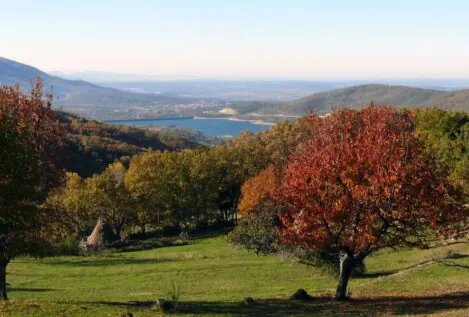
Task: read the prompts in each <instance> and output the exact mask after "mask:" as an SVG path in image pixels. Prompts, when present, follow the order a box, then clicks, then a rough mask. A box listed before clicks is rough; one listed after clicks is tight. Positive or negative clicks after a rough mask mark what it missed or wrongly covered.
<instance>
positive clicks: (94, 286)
mask: <svg viewBox="0 0 469 317" xmlns="http://www.w3.org/2000/svg"><path fill="white" fill-rule="evenodd" d="M448 257H449V258H448ZM441 258H447V259H446V260H445V261H446V262H447V264H443V263H439V262H434V261H433V260H434V259H441ZM366 265H367V274H366V276H364V277H362V278H354V279H352V281H351V285H350V291H351V295H352V297H353V300H352V301H349V302H345V303H338V302H335V301H332V300H330V296H331V295H332V294H333V293H334V289H335V286H336V279H335V278H334V277H331V276H329V275H328V274H325V273H324V272H323V271H321V270H320V269H317V268H312V267H307V266H304V265H299V264H295V263H292V262H290V261H289V260H287V259H283V258H281V257H277V256H267V257H262V256H261V257H257V256H255V255H252V254H250V253H248V252H246V251H242V250H235V249H233V248H231V247H230V246H229V245H228V244H227V242H226V238H225V237H224V236H220V237H205V238H199V239H194V240H191V241H190V243H189V244H188V245H185V246H176V247H166V248H160V249H152V250H143V251H133V252H114V253H107V254H106V255H101V256H93V257H56V258H45V259H31V258H18V259H15V260H14V261H13V263H11V264H10V266H9V268H8V269H9V282H10V283H11V288H10V293H9V295H10V298H11V301H9V302H7V303H4V304H1V305H2V306H0V307H1V309H0V316H8V317H12V316H35V317H42V316H44V317H45V316H47V317H51V316H67V317H71V316H77V317H78V316H83V317H84V316H120V314H122V313H124V312H127V311H130V312H132V313H133V314H134V316H136V317H145V316H159V315H160V313H159V312H158V311H157V310H155V309H153V308H152V307H153V304H154V302H155V299H157V298H165V297H166V298H167V297H168V292H169V291H170V289H171V285H172V283H173V282H174V283H175V284H176V285H178V286H179V287H180V289H181V296H180V302H181V304H180V307H181V309H180V310H181V311H180V312H178V313H177V315H180V316H312V315H314V316H356V315H363V314H366V315H368V316H375V315H386V316H389V315H421V314H424V315H427V314H432V315H436V316H468V315H469V268H465V266H466V267H469V245H468V244H467V243H460V244H459V243H458V244H453V245H450V246H446V247H440V248H434V249H427V250H400V251H392V250H382V251H380V252H379V253H376V254H374V255H372V256H370V257H369V258H368V259H367V260H366ZM298 288H304V289H306V290H307V291H308V292H310V293H311V294H312V295H313V296H315V297H317V298H315V300H314V301H312V302H308V303H298V302H291V301H289V300H288V299H287V298H288V297H289V296H290V295H291V294H292V293H294V292H295V290H297V289H298ZM248 296H251V297H253V298H254V300H255V301H256V304H255V305H253V306H247V305H245V304H243V299H244V298H245V297H248Z"/></svg>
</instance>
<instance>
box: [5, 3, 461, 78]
mask: <svg viewBox="0 0 469 317" xmlns="http://www.w3.org/2000/svg"><path fill="white" fill-rule="evenodd" d="M468 13H469V1H467V0H444V1H443V0H440V1H433V0H380V1H376V0H321V1H319V0H318V1H316V0H133V1H129V0H80V1H63V0H57V1H55V0H41V1H36V0H30V1H27V0H14V1H13V0H0V29H1V30H2V31H1V32H0V56H2V57H6V58H10V59H14V60H17V61H20V62H23V63H26V64H30V65H33V66H35V67H38V68H40V69H42V70H45V71H62V72H68V73H70V72H81V71H104V72H118V73H129V74H131V73H135V74H146V75H162V76H209V77H210V76H212V77H217V76H223V77H266V78H270V77H272V78H417V77H425V78H430V77H432V78H442V77H445V78H450V77H451V78H463V77H465V78H468V77H469V16H468Z"/></svg>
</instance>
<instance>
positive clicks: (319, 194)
mask: <svg viewBox="0 0 469 317" xmlns="http://www.w3.org/2000/svg"><path fill="white" fill-rule="evenodd" d="M310 124H311V139H310V140H309V141H308V142H307V143H306V144H305V145H304V146H303V148H302V150H301V151H300V152H299V153H298V154H297V155H295V156H293V157H292V158H291V160H290V163H289V164H288V166H287V168H286V171H285V174H284V178H283V182H282V185H281V187H280V188H279V191H278V195H277V196H276V198H275V199H276V202H277V203H278V204H280V205H281V206H282V207H283V210H282V212H281V213H280V218H281V221H282V228H281V229H280V235H281V237H282V239H283V240H284V241H285V242H287V243H289V244H292V245H300V246H302V247H305V248H307V249H309V250H311V251H314V252H315V251H327V252H329V253H333V254H338V255H339V256H340V276H339V284H338V287H337V292H336V298H337V299H345V298H346V296H347V295H346V293H347V283H348V280H349V277H350V273H351V272H352V270H353V268H354V267H355V265H356V264H357V263H358V262H360V261H362V260H363V259H364V258H365V257H366V256H368V255H369V254H370V253H371V252H372V251H374V250H376V249H379V248H382V247H387V246H401V245H414V246H422V245H424V244H425V241H426V240H427V239H428V237H429V235H430V233H431V231H435V232H439V233H441V234H445V235H449V234H452V233H455V232H457V229H458V225H459V224H460V223H461V221H463V219H464V212H463V209H462V208H461V205H460V204H458V203H450V202H454V199H455V198H458V196H457V193H456V192H454V191H453V189H452V187H451V186H450V185H449V184H448V182H447V178H446V175H445V174H444V173H442V172H440V171H439V170H437V169H436V164H435V162H434V161H433V160H432V159H431V158H430V157H428V156H425V155H423V153H422V150H421V144H420V142H419V141H418V140H417V139H416V138H415V134H414V118H413V115H412V113H409V112H398V111H396V110H395V109H394V108H392V107H389V106H388V107H376V106H374V105H370V106H368V107H365V108H363V109H362V110H360V111H354V110H350V109H343V110H339V111H334V112H333V113H332V115H331V116H329V117H326V118H320V117H319V116H317V115H315V114H312V115H311V116H310ZM452 195H455V196H452ZM451 196H452V197H451Z"/></svg>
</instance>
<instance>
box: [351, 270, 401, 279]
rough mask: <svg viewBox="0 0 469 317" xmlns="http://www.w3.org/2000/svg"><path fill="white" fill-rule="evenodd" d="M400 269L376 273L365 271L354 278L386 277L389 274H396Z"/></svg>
mask: <svg viewBox="0 0 469 317" xmlns="http://www.w3.org/2000/svg"><path fill="white" fill-rule="evenodd" d="M397 272H399V271H387V272H375V273H364V274H362V275H359V276H357V277H354V279H368V278H378V277H385V276H389V275H392V274H395V273H397Z"/></svg>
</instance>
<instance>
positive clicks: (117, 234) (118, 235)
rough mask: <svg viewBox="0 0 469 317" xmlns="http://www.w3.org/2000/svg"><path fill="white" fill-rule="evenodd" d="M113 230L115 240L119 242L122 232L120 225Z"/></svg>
mask: <svg viewBox="0 0 469 317" xmlns="http://www.w3.org/2000/svg"><path fill="white" fill-rule="evenodd" d="M115 230H116V238H117V239H118V240H119V241H120V240H121V232H122V224H118V225H116V226H115Z"/></svg>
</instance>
